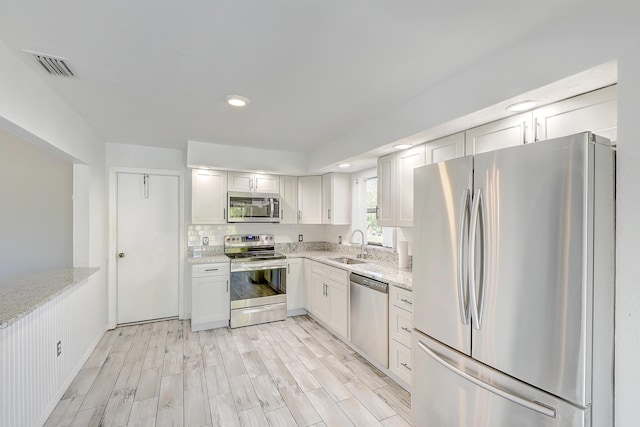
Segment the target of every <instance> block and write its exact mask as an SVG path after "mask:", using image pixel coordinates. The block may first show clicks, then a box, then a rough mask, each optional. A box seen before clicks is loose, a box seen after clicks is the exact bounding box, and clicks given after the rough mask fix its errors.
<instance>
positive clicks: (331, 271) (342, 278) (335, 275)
mask: <svg viewBox="0 0 640 427" xmlns="http://www.w3.org/2000/svg"><path fill="white" fill-rule="evenodd" d="M312 271H313V272H314V273H316V274H319V275H320V276H322V277H325V278H327V279H330V280H333V281H335V282H338V283H340V284H341V285H344V286H347V285H348V284H349V272H348V271H347V270H343V269H341V268H336V267H332V266H330V265H326V264H322V263H321V262H317V261H314V262H313V267H312Z"/></svg>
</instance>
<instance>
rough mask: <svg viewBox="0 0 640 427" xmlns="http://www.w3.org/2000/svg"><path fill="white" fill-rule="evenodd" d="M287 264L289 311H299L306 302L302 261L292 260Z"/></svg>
mask: <svg viewBox="0 0 640 427" xmlns="http://www.w3.org/2000/svg"><path fill="white" fill-rule="evenodd" d="M287 264H288V265H287V309H288V310H298V309H301V308H304V302H305V298H304V274H303V270H302V259H301V258H292V259H290V260H288V261H287Z"/></svg>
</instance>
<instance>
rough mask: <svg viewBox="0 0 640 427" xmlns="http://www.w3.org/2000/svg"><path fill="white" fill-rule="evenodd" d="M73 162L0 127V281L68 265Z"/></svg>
mask: <svg viewBox="0 0 640 427" xmlns="http://www.w3.org/2000/svg"><path fill="white" fill-rule="evenodd" d="M72 191H73V164H72V163H71V162H70V161H69V159H65V158H61V157H60V156H57V155H55V154H52V153H50V152H47V151H45V150H43V149H42V148H39V147H37V146H35V145H33V144H31V143H29V142H25V141H23V140H22V139H20V138H18V137H16V136H14V135H12V134H10V133H8V132H7V131H4V130H3V129H0V200H3V208H2V221H0V236H2V245H0V259H1V260H2V263H0V282H2V281H4V280H6V279H10V278H14V277H18V276H21V275H24V274H27V273H31V272H33V271H36V270H47V269H48V270H52V269H62V268H70V267H72V265H73V247H72V243H73V229H72V224H73V209H72V207H73V206H72V205H73V201H72V197H71V196H72Z"/></svg>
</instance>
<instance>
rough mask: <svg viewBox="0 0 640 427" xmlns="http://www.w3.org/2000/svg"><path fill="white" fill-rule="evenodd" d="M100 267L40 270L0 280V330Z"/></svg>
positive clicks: (84, 278) (81, 280) (80, 281)
mask: <svg viewBox="0 0 640 427" xmlns="http://www.w3.org/2000/svg"><path fill="white" fill-rule="evenodd" d="M98 270H100V267H86V268H69V269H65V270H53V271H43V272H39V273H33V274H29V275H27V276H22V277H18V278H16V279H13V280H8V281H6V282H3V283H0V329H5V328H7V327H9V326H10V325H12V324H13V323H15V322H16V321H18V320H19V319H21V318H23V317H25V316H26V315H27V314H29V313H31V312H32V311H34V310H36V309H37V308H39V307H41V306H43V305H44V304H46V303H47V302H49V301H51V300H52V299H53V298H55V297H57V296H58V295H60V294H62V293H63V292H65V291H66V290H68V289H70V288H72V287H73V286H75V285H77V284H79V283H82V282H83V281H84V280H86V279H87V278H89V276H91V275H92V274H94V273H95V272H97V271H98Z"/></svg>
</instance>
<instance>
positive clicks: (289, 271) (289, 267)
mask: <svg viewBox="0 0 640 427" xmlns="http://www.w3.org/2000/svg"><path fill="white" fill-rule="evenodd" d="M289 273H291V264H287V274H289Z"/></svg>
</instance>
